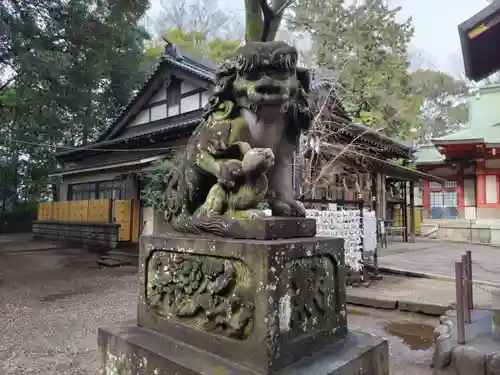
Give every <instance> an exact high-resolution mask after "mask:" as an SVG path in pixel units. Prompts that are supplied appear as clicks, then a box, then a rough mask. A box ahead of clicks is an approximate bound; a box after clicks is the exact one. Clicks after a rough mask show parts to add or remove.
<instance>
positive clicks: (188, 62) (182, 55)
mask: <svg viewBox="0 0 500 375" xmlns="http://www.w3.org/2000/svg"><path fill="white" fill-rule="evenodd" d="M168 64H170V65H173V66H175V67H176V68H179V69H182V70H185V71H187V72H189V73H192V74H194V75H196V76H198V77H200V78H202V79H204V80H207V81H209V82H211V83H213V82H214V79H215V71H216V69H217V65H216V64H214V63H213V62H211V61H208V60H204V59H202V58H199V57H195V56H193V55H191V54H188V53H186V52H184V51H183V50H182V49H180V48H179V47H177V46H174V45H172V44H167V45H166V46H165V52H164V54H163V56H162V57H161V58H160V59H159V60H158V62H157V63H156V65H155V67H154V68H153V71H152V73H151V74H150V75H149V76H148V78H147V79H146V80H145V81H144V84H143V85H142V86H141V88H140V89H139V90H138V91H137V92H136V93H135V95H134V96H132V98H130V100H129V102H128V104H127V105H126V106H125V107H123V109H122V110H121V111H120V112H119V113H118V115H116V116H115V118H114V119H113V120H112V121H111V123H110V125H109V127H108V128H107V129H106V130H105V131H104V133H103V134H102V135H101V136H100V137H99V138H98V140H97V142H100V141H103V140H104V139H105V138H106V137H107V136H108V134H109V133H110V132H111V131H112V129H113V128H114V126H115V125H116V123H117V122H118V121H120V119H121V118H122V117H123V116H124V115H125V114H126V113H127V112H128V111H129V110H130V109H131V108H132V106H133V105H134V103H135V102H136V101H137V100H138V99H139V98H140V97H141V96H142V95H143V94H144V92H145V91H146V87H147V84H148V83H149V82H150V81H151V80H152V79H153V77H155V76H156V75H157V74H158V73H160V72H161V71H162V70H163V69H164V67H165V65H168Z"/></svg>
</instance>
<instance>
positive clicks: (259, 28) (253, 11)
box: [245, 0, 292, 42]
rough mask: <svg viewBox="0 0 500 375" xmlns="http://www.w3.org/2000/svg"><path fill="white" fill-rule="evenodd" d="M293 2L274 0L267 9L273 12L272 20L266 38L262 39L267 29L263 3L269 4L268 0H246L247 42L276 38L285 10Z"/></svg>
mask: <svg viewBox="0 0 500 375" xmlns="http://www.w3.org/2000/svg"><path fill="white" fill-rule="evenodd" d="M291 3H292V1H290V0H273V1H272V5H271V6H269V5H268V6H267V9H268V10H269V11H271V12H272V20H271V19H269V20H267V21H268V22H269V30H268V35H267V38H266V40H262V34H263V31H264V29H265V21H266V19H265V17H264V12H263V9H262V4H268V3H267V0H245V39H246V41H247V42H258V41H262V42H270V41H273V40H274V39H275V38H276V34H277V33H278V29H279V27H280V24H281V20H282V19H283V13H284V10H285V9H286V8H287V7H288V6H289V5H290V4H291Z"/></svg>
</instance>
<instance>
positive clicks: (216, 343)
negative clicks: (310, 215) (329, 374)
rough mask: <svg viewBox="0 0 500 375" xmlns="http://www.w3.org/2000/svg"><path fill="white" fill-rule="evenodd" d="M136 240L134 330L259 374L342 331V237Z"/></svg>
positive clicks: (336, 338)
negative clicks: (158, 335)
mask: <svg viewBox="0 0 500 375" xmlns="http://www.w3.org/2000/svg"><path fill="white" fill-rule="evenodd" d="M141 241H142V242H141V246H140V260H139V290H140V292H139V307H138V325H139V326H141V327H144V328H148V329H150V330H153V331H156V332H158V333H161V334H164V335H167V336H169V337H170V338H171V339H174V340H178V341H183V342H185V343H187V344H189V345H191V346H194V347H196V348H199V349H201V350H204V351H207V352H211V353H212V354H215V355H218V356H220V357H222V358H225V359H228V360H230V361H233V362H235V363H239V364H241V365H244V366H246V367H249V368H253V369H254V370H257V371H260V372H262V373H266V374H267V373H269V372H272V371H276V370H279V369H280V368H283V367H285V366H288V365H290V364H291V363H293V362H296V361H298V360H299V359H301V358H303V357H306V356H309V355H311V354H313V353H315V352H317V351H318V350H321V349H323V348H325V347H326V346H328V345H331V344H333V343H335V342H337V341H339V340H342V339H343V338H344V337H345V335H346V333H347V325H346V320H345V284H344V273H345V271H344V251H343V240H342V239H340V238H320V237H309V238H298V239H288V240H273V241H257V240H235V239H225V238H220V237H211V238H200V237H197V236H184V237H181V236H170V237H161V236H150V237H143V238H142V239H141Z"/></svg>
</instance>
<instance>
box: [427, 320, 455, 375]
mask: <svg viewBox="0 0 500 375" xmlns="http://www.w3.org/2000/svg"><path fill="white" fill-rule="evenodd" d="M442 321H444V322H445V323H446V322H447V321H448V319H447V317H444V319H442ZM445 323H443V324H440V325H438V326H437V327H436V328H435V329H434V335H435V337H436V339H435V340H434V344H435V348H434V355H433V357H432V366H433V367H434V368H436V369H438V370H443V369H444V368H445V367H447V366H449V364H450V363H451V356H452V353H453V349H454V348H455V346H456V342H454V341H453V340H452V338H451V328H450V326H449V325H448V324H445Z"/></svg>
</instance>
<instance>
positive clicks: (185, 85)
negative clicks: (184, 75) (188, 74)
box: [181, 81, 198, 94]
mask: <svg viewBox="0 0 500 375" xmlns="http://www.w3.org/2000/svg"><path fill="white" fill-rule="evenodd" d="M196 89H198V86H196V85H194V84H192V83H191V82H187V81H182V82H181V94H185V93H186V92H189V91H193V90H196Z"/></svg>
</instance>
